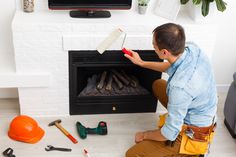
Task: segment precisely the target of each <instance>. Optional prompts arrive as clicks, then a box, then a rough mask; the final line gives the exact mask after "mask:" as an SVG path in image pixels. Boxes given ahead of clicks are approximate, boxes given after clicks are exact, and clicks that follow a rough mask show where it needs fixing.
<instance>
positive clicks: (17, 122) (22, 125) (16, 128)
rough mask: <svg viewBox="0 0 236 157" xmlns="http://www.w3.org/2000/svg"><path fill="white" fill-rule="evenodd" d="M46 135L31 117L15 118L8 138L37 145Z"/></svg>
mask: <svg viewBox="0 0 236 157" xmlns="http://www.w3.org/2000/svg"><path fill="white" fill-rule="evenodd" d="M43 135H44V131H43V129H41V128H40V127H39V126H38V124H37V122H36V121H35V120H34V119H32V118H31V117H29V116H25V115H21V116H17V117H15V118H14V119H13V120H12V122H11V124H10V127H9V131H8V136H9V137H10V138H11V139H13V140H16V141H21V142H26V143H36V142H38V141H39V140H40V139H41V138H42V137H43Z"/></svg>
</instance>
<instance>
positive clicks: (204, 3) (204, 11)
mask: <svg viewBox="0 0 236 157" xmlns="http://www.w3.org/2000/svg"><path fill="white" fill-rule="evenodd" d="M209 5H210V2H209V1H208V0H202V15H203V16H204V17H205V16H207V15H208V13H209Z"/></svg>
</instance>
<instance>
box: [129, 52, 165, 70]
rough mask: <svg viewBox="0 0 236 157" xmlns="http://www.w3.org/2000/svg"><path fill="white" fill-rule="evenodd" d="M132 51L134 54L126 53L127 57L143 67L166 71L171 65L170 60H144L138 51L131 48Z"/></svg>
mask: <svg viewBox="0 0 236 157" xmlns="http://www.w3.org/2000/svg"><path fill="white" fill-rule="evenodd" d="M129 51H130V52H131V53H132V56H130V55H127V54H125V57H126V58H128V59H129V60H130V61H131V62H133V63H134V64H136V65H138V66H141V67H143V68H147V69H151V70H155V71H160V72H165V71H166V70H167V69H168V68H169V67H170V63H169V62H151V61H143V60H142V59H141V58H140V56H139V54H138V53H137V52H134V51H132V50H129Z"/></svg>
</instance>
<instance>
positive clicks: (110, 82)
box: [105, 73, 113, 92]
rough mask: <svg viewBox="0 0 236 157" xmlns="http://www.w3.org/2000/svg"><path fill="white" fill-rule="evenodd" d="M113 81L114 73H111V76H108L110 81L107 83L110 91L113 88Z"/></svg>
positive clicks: (107, 88)
mask: <svg viewBox="0 0 236 157" xmlns="http://www.w3.org/2000/svg"><path fill="white" fill-rule="evenodd" d="M112 82H113V74H112V73H110V75H109V78H108V82H107V85H106V88H105V89H106V90H108V91H110V92H111V90H112Z"/></svg>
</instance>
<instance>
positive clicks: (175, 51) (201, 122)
mask: <svg viewBox="0 0 236 157" xmlns="http://www.w3.org/2000/svg"><path fill="white" fill-rule="evenodd" d="M153 47H154V49H155V52H156V53H157V55H158V56H159V58H161V59H164V60H166V61H167V62H149V61H143V60H142V59H141V58H140V56H139V55H138V53H136V52H134V51H132V50H130V51H131V53H132V56H129V55H125V57H126V58H128V59H129V60H130V61H131V62H133V63H134V64H136V65H139V66H141V67H143V68H148V69H152V70H156V71H161V72H167V74H168V75H169V78H168V81H167V82H166V81H165V80H162V79H159V80H156V81H154V83H153V93H154V95H155V96H156V97H157V98H158V99H159V101H160V102H161V103H162V105H163V106H164V107H166V108H167V110H168V116H167V118H166V121H165V124H164V126H163V127H162V128H161V129H155V130H150V131H144V132H138V133H136V135H135V142H136V145H134V146H133V147H131V148H130V149H129V150H128V151H127V152H126V157H167V156H168V157H169V156H190V155H186V154H180V153H179V150H180V144H181V140H182V139H181V136H180V135H179V133H180V131H181V129H182V126H183V125H184V124H185V125H188V126H196V127H199V128H201V127H202V128H204V127H205V128H208V127H209V126H212V123H213V120H214V117H215V114H216V109H217V106H216V105H217V94H216V86H215V81H214V78H213V73H212V70H211V66H210V63H209V61H208V59H207V56H206V55H205V54H204V53H203V52H202V50H201V49H200V48H199V47H198V46H197V45H195V44H194V43H189V44H186V47H185V33H184V29H183V28H182V26H180V25H177V24H174V23H167V24H164V25H161V26H159V27H157V28H155V29H154V31H153ZM168 143H169V145H168ZM170 143H171V144H170ZM197 154H200V153H196V155H197Z"/></svg>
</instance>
